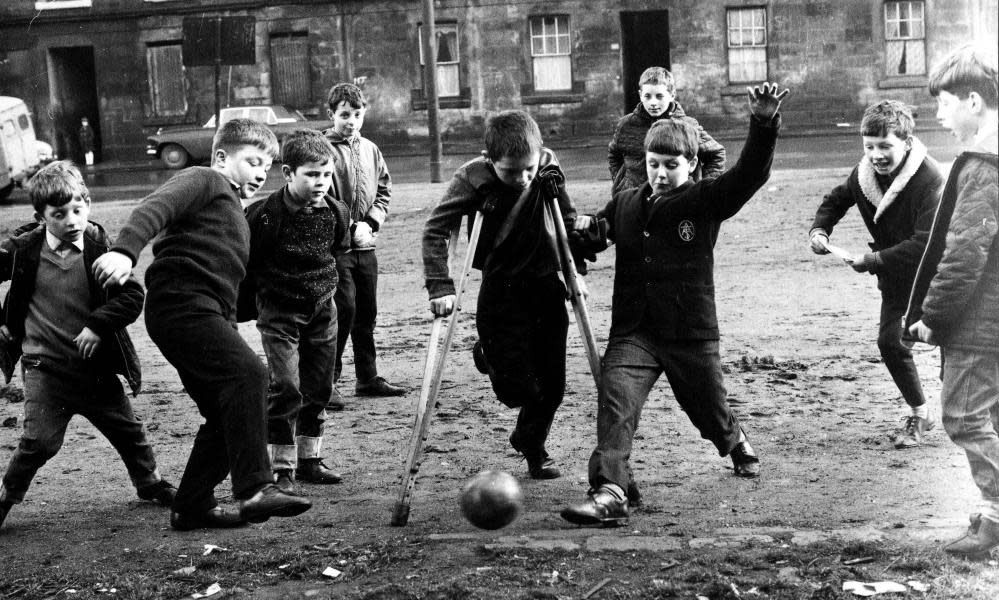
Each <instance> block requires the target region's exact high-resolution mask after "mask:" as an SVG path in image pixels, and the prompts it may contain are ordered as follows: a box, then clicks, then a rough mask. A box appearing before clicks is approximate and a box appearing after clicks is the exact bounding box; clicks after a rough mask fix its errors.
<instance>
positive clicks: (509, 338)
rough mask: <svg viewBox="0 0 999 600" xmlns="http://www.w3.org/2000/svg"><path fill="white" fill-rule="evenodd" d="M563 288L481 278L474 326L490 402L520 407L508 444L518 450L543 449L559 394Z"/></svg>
mask: <svg viewBox="0 0 999 600" xmlns="http://www.w3.org/2000/svg"><path fill="white" fill-rule="evenodd" d="M565 300H566V295H565V285H564V284H563V283H562V281H561V280H560V279H559V278H558V276H557V275H554V274H552V275H549V276H546V277H543V278H530V279H523V278H516V279H507V278H501V277H495V276H489V277H486V278H485V279H484V280H483V282H482V287H481V288H480V289H479V302H478V307H477V309H476V317H475V322H476V326H477V328H478V332H479V341H480V342H481V343H482V348H483V350H484V352H485V355H486V362H487V363H488V365H489V380H490V381H491V383H492V386H493V391H494V392H496V397H497V398H498V399H499V401H500V402H502V403H503V404H505V405H507V406H509V407H511V408H520V414H519V415H518V416H517V426H516V429H514V432H513V435H512V436H511V442H512V443H513V445H514V446H515V447H517V448H518V449H520V450H521V451H523V452H525V453H527V454H529V453H539V452H542V451H543V450H544V446H545V441H546V440H547V439H548V431H549V429H551V425H552V421H553V420H554V418H555V411H556V410H558V407H559V406H560V405H561V404H562V397H563V395H564V394H565V340H566V333H567V331H568V329H569V317H568V315H567V314H566V309H565Z"/></svg>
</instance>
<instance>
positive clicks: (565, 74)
mask: <svg viewBox="0 0 999 600" xmlns="http://www.w3.org/2000/svg"><path fill="white" fill-rule="evenodd" d="M530 23H531V60H532V62H533V66H534V89H535V90H536V91H548V90H571V89H572V50H571V48H572V44H571V41H572V37H571V35H570V33H569V17H567V16H565V15H557V16H556V15H553V16H545V17H532V18H531V21H530Z"/></svg>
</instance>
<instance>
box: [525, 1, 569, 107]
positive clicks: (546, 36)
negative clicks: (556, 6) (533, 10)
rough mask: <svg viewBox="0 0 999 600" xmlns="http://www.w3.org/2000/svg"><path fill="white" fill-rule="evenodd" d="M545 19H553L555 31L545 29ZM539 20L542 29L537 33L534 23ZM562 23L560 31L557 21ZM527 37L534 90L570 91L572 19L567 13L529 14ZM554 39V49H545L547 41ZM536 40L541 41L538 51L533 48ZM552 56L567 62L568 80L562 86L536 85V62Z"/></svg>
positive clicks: (547, 91) (543, 91)
mask: <svg viewBox="0 0 999 600" xmlns="http://www.w3.org/2000/svg"><path fill="white" fill-rule="evenodd" d="M547 19H554V20H555V32H554V34H550V33H548V32H547V31H546V26H545V21H546V20H547ZM536 22H540V23H541V27H542V31H541V32H540V33H537V32H536V31H535V23H536ZM560 22H561V23H564V25H565V33H562V32H561V30H560V29H559V23H560ZM527 37H528V54H529V55H530V58H531V84H532V86H533V89H534V91H536V92H539V93H564V92H571V91H572V90H573V89H574V87H575V86H574V85H573V64H572V19H571V16H570V15H568V14H562V13H558V14H542V15H531V16H529V17H528V18H527ZM563 38H564V40H565V41H564V43H565V48H564V49H563V48H562V47H561V44H562V39H563ZM551 39H554V42H555V49H554V51H550V52H549V51H546V50H547V46H548V41H549V40H551ZM537 40H540V41H541V45H542V51H540V52H538V51H536V48H535V42H536V41H537ZM553 57H565V58H564V60H565V62H566V63H567V64H568V69H567V71H568V80H567V81H566V82H565V84H566V85H565V86H563V87H549V86H544V87H542V86H539V85H538V68H539V67H538V64H539V59H542V60H543V59H548V58H553Z"/></svg>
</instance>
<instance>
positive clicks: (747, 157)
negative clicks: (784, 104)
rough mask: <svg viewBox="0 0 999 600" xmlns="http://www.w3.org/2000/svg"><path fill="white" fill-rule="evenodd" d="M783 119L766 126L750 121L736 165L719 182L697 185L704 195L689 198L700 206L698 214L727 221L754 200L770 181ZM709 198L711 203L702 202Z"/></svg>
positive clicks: (693, 195) (703, 181)
mask: <svg viewBox="0 0 999 600" xmlns="http://www.w3.org/2000/svg"><path fill="white" fill-rule="evenodd" d="M779 130H780V115H774V117H773V118H772V119H771V120H770V121H768V122H764V121H762V120H760V119H758V118H756V117H750V119H749V135H748V137H747V138H746V144H745V145H744V146H743V148H742V153H741V154H740V155H739V160H738V161H737V162H736V163H735V165H734V166H733V167H732V168H731V169H729V170H728V171H725V172H724V173H722V174H721V175H719V176H718V177H716V178H715V179H702V180H701V181H699V182H698V183H697V184H695V185H699V186H702V188H701V193H699V194H688V197H689V198H690V200H691V201H692V202H695V203H697V204H698V206H696V207H695V209H696V210H697V211H698V212H701V211H706V212H707V214H708V217H709V218H712V219H715V220H718V221H723V220H725V219H728V218H729V217H731V216H732V215H734V214H736V213H737V212H739V210H740V209H741V208H742V207H743V206H744V205H745V204H746V203H747V202H749V200H750V199H752V197H753V195H754V194H755V193H756V192H757V190H759V189H760V188H761V187H762V186H763V184H764V183H766V182H767V180H768V179H770V168H771V166H772V165H773V159H774V149H775V148H776V146H777V132H778V131H779ZM702 198H707V199H708V201H707V202H702V200H701V199H702Z"/></svg>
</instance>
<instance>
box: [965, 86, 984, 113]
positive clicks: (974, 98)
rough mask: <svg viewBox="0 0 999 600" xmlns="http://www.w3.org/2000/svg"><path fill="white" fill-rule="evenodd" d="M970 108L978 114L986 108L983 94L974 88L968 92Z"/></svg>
mask: <svg viewBox="0 0 999 600" xmlns="http://www.w3.org/2000/svg"><path fill="white" fill-rule="evenodd" d="M968 108H969V109H970V110H971V112H972V113H974V114H976V115H977V114H979V113H980V112H982V111H984V110H985V102H984V101H983V100H982V96H981V94H979V93H978V92H976V91H974V90H972V91H971V92H969V93H968Z"/></svg>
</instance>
